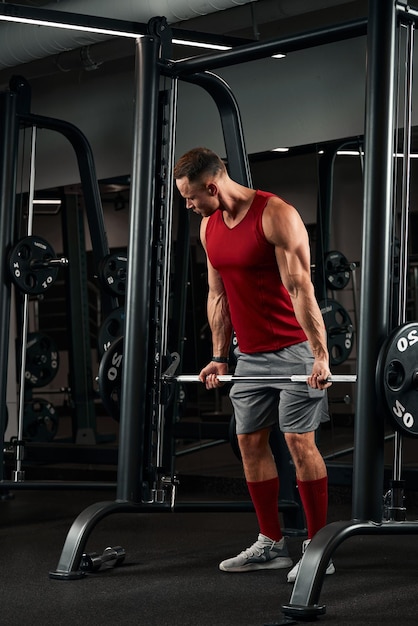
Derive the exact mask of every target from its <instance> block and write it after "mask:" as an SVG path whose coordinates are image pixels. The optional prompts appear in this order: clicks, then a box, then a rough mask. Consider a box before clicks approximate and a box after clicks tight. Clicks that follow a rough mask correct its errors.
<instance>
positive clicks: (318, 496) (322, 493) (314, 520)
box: [296, 476, 328, 539]
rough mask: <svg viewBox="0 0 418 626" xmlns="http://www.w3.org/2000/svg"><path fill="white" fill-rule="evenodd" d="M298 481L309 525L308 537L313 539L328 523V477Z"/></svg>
mask: <svg viewBox="0 0 418 626" xmlns="http://www.w3.org/2000/svg"><path fill="white" fill-rule="evenodd" d="M296 482H297V485H298V488H299V494H300V499H301V500H302V504H303V510H304V511H305V516H306V523H307V525H308V538H309V539H312V537H313V536H314V535H315V533H316V532H317V531H318V530H319V529H320V528H322V527H323V526H325V524H326V523H327V511H328V478H327V476H324V477H323V478H318V480H297V481H296Z"/></svg>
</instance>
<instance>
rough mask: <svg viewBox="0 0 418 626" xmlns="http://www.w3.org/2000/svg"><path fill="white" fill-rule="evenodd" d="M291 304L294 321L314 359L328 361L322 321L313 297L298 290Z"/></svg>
mask: <svg viewBox="0 0 418 626" xmlns="http://www.w3.org/2000/svg"><path fill="white" fill-rule="evenodd" d="M292 303H293V308H294V311H295V315H296V319H297V320H298V322H299V324H300V325H301V327H302V329H303V330H304V332H305V335H306V336H307V338H308V341H309V344H310V346H311V349H312V352H313V354H314V357H315V358H318V359H326V360H328V359H329V355H328V348H327V336H326V331H325V325H324V319H323V317H322V315H321V311H320V309H319V306H318V303H317V301H316V299H315V296H314V295H313V294H312V295H311V294H307V293H305V292H303V291H302V290H299V291H298V295H297V297H296V298H295V297H292Z"/></svg>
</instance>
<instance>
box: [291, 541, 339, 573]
mask: <svg viewBox="0 0 418 626" xmlns="http://www.w3.org/2000/svg"><path fill="white" fill-rule="evenodd" d="M310 541H311V540H310V539H305V541H304V542H303V544H302V556H303V555H304V553H305V550H306V548H307V546H308V545H309V543H310ZM301 560H302V559H300V561H301ZM300 561H298V562H297V563H296V565H295V566H294V567H293V568H292V569H291V570H290V572H289V573H288V575H287V582H288V583H294V582H295V580H296V576H297V574H298V571H299V565H300ZM334 572H335V567H334V563H333V562H332V561H331V560H330V562H329V563H328V567H327V571H326V572H325V574H328V575H329V574H334Z"/></svg>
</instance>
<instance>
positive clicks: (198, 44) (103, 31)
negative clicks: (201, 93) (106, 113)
mask: <svg viewBox="0 0 418 626" xmlns="http://www.w3.org/2000/svg"><path fill="white" fill-rule="evenodd" d="M0 21H1V22H14V23H16V24H32V25H33V26H49V27H51V28H61V29H64V30H75V31H81V32H84V33H94V34H97V35H112V36H115V37H129V38H131V39H137V38H138V37H143V36H144V35H143V34H140V33H134V32H132V33H131V32H126V31H122V30H113V29H110V28H98V27H95V26H82V25H78V24H64V23H62V22H55V21H52V20H40V19H32V18H26V17H19V16H14V15H0ZM173 44H177V45H180V46H192V47H194V48H206V49H208V50H231V47H232V46H224V45H221V44H215V43H206V42H202V41H186V40H185V39H173Z"/></svg>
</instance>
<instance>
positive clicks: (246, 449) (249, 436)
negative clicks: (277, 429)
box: [237, 429, 270, 457]
mask: <svg viewBox="0 0 418 626" xmlns="http://www.w3.org/2000/svg"><path fill="white" fill-rule="evenodd" d="M269 436H270V429H263V430H257V431H255V432H253V433H244V434H242V435H238V436H237V437H238V445H239V448H240V451H241V454H242V455H243V456H244V457H248V456H257V455H258V454H260V453H261V454H262V453H264V451H265V450H266V449H267V448H268V447H269Z"/></svg>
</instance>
